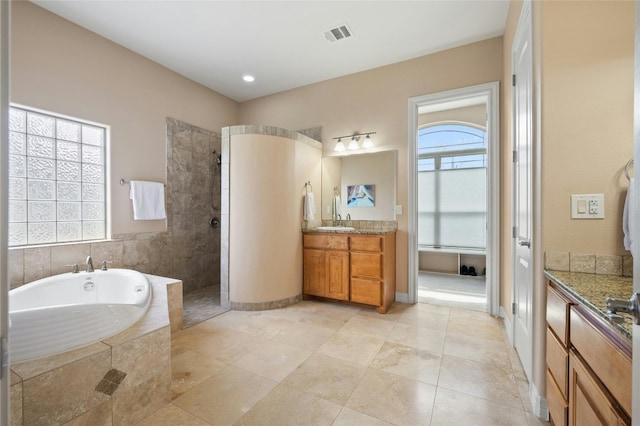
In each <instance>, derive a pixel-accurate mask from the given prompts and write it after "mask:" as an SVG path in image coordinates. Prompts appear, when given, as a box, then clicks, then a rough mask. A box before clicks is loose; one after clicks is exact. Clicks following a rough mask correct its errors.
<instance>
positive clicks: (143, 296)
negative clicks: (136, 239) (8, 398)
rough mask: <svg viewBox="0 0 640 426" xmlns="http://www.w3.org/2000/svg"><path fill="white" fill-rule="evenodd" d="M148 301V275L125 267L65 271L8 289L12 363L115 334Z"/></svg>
mask: <svg viewBox="0 0 640 426" xmlns="http://www.w3.org/2000/svg"><path fill="white" fill-rule="evenodd" d="M150 303H151V285H150V284H149V281H148V280H147V278H146V277H145V276H144V275H143V274H141V273H140V272H137V271H132V270H129V269H110V270H108V271H101V270H96V271H95V272H91V273H87V272H80V273H77V274H73V273H67V274H60V275H54V276H52V277H48V278H43V279H41V280H37V281H34V282H32V283H29V284H25V285H23V286H21V287H18V288H16V289H14V290H11V291H10V292H9V321H10V329H9V359H10V361H11V362H12V363H15V362H21V361H26V360H30V359H34V358H40V357H44V356H48V355H53V354H57V353H60V352H65V351H68V350H70V349H75V348H79V347H81V346H86V345H89V344H92V343H95V342H98V341H100V340H102V339H104V338H106V337H109V336H112V335H114V334H117V333H119V332H120V331H122V330H124V329H126V328H128V327H130V326H131V325H133V324H134V323H135V322H136V321H138V320H139V319H140V318H141V317H142V316H143V315H144V314H145V312H146V311H147V309H148V308H149V305H150Z"/></svg>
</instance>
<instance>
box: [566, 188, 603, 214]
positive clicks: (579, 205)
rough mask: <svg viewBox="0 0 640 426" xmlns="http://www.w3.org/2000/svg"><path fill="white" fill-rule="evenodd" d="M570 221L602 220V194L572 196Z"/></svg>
mask: <svg viewBox="0 0 640 426" xmlns="http://www.w3.org/2000/svg"><path fill="white" fill-rule="evenodd" d="M571 219H604V194H578V195H572V196H571Z"/></svg>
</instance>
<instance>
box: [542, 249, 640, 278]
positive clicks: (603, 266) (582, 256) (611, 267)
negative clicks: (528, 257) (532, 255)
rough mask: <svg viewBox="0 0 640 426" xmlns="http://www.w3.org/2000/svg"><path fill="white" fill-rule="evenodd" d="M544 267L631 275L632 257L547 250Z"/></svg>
mask: <svg viewBox="0 0 640 426" xmlns="http://www.w3.org/2000/svg"><path fill="white" fill-rule="evenodd" d="M544 264H545V269H552V270H554V271H569V272H583V273H586V274H601V275H620V276H625V277H632V276H633V257H632V256H630V255H625V256H618V255H606V254H589V253H569V252H561V251H547V252H545V256H544Z"/></svg>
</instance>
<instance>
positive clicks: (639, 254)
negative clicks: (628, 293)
mask: <svg viewBox="0 0 640 426" xmlns="http://www.w3.org/2000/svg"><path fill="white" fill-rule="evenodd" d="M635 7H636V11H635V12H636V13H635V15H636V16H635V18H636V22H635V37H634V51H635V52H634V53H635V54H634V72H633V74H634V76H633V77H634V84H633V87H634V90H633V154H634V155H633V158H634V161H635V159H637V160H639V161H640V1H639V0H636V1H635ZM635 170H640V169H638V168H637V167H636V168H635V169H634V171H635ZM636 176H637V175H636ZM636 180H637V178H636ZM633 195H634V197H635V199H636V200H640V185H639V184H637V183H636V184H635V185H634V194H633ZM634 210H635V214H636V215H638V214H640V203H638V201H636V202H635V206H634ZM636 217H637V216H636ZM632 238H633V240H634V241H640V227H637V226H636V227H635V228H634V235H632ZM631 254H632V255H633V292H634V293H640V244H637V243H636V244H634V245H633V247H632V253H631ZM633 353H635V354H636V356H634V357H633V358H632V374H633V381H632V383H633V387H632V389H631V396H632V413H631V417H632V419H633V424H634V425H637V424H638V423H639V422H640V356H638V354H640V326H639V325H634V326H633Z"/></svg>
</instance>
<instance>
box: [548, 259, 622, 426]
mask: <svg viewBox="0 0 640 426" xmlns="http://www.w3.org/2000/svg"><path fill="white" fill-rule="evenodd" d="M545 275H546V277H547V278H548V286H547V354H546V360H547V405H548V407H549V416H550V418H551V421H552V422H553V424H554V425H556V426H559V425H567V424H568V425H583V424H604V425H617V426H618V425H630V424H631V417H630V415H631V387H632V385H631V382H632V367H631V362H632V359H631V347H632V341H631V336H632V331H631V330H632V324H631V317H630V316H628V315H623V316H622V318H619V320H620V321H619V322H614V321H612V320H611V319H610V318H609V317H608V316H607V313H606V307H605V306H606V298H607V297H608V296H610V297H616V298H625V297H628V295H629V294H631V292H632V288H633V287H632V286H633V284H632V278H629V277H618V276H608V275H596V274H584V273H575V272H558V271H545Z"/></svg>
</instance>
